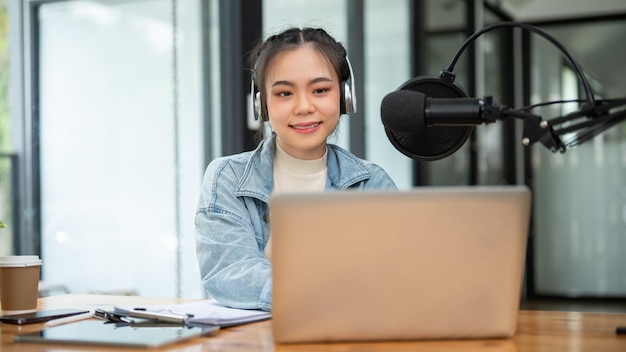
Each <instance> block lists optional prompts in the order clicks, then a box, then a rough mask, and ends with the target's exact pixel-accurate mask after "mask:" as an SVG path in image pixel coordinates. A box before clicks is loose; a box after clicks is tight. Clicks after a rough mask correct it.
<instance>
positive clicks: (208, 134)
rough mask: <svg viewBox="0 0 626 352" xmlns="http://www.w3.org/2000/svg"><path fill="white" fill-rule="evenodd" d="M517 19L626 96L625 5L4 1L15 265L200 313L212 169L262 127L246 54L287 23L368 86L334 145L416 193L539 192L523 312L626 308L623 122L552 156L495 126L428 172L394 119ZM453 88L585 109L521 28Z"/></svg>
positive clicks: (5, 167)
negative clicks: (419, 90) (315, 36)
mask: <svg viewBox="0 0 626 352" xmlns="http://www.w3.org/2000/svg"><path fill="white" fill-rule="evenodd" d="M510 20H514V21H520V22H525V23H528V24H532V25H534V26H537V27H538V28H541V29H542V30H544V31H546V32H547V33H549V34H550V35H552V36H554V37H555V38H556V39H557V40H558V41H559V42H561V43H562V44H563V45H564V46H565V47H566V48H567V49H568V50H569V51H570V52H571V54H572V55H573V57H574V58H575V59H576V60H578V62H579V63H580V65H581V67H582V68H583V70H584V73H585V75H586V77H587V78H588V80H589V81H590V82H591V86H592V88H593V92H594V94H595V95H596V97H597V98H624V97H626V67H625V65H624V63H626V47H624V45H622V44H621V43H622V40H623V38H624V37H625V36H626V3H625V2H624V1H621V0H597V1H594V2H589V1H585V0H499V1H498V0H492V1H489V0H485V1H478V0H475V1H470V0H423V1H419V0H415V1H410V0H393V1H387V0H362V1H361V0H319V1H315V2H311V1H302V0H184V1H183V0H178V1H177V0H61V1H59V0H49V1H46V0H0V220H2V221H3V222H4V223H5V224H6V225H7V228H4V229H0V255H6V254H39V255H41V257H42V259H43V262H44V265H43V273H42V285H41V291H42V292H41V294H42V295H47V294H55V293H57V292H73V293H74V292H75V293H115V294H140V295H144V296H162V297H170V296H171V297H190V298H194V297H195V298H197V297H204V296H205V293H204V291H203V289H202V287H201V284H200V276H199V272H198V267H197V262H196V257H195V247H194V238H193V219H194V215H195V206H196V201H197V197H198V195H199V192H200V184H201V180H202V175H203V171H204V168H205V167H206V165H207V164H208V163H209V161H210V160H212V159H213V158H215V157H218V156H221V155H228V154H233V153H238V152H241V151H244V150H249V149H252V148H254V146H255V145H254V139H253V135H254V133H255V131H256V130H257V129H258V128H260V126H259V125H258V123H257V122H256V121H254V120H253V119H252V118H251V114H250V111H251V110H250V106H249V104H248V98H249V97H248V94H249V89H250V81H249V69H250V67H248V65H247V61H246V59H247V53H248V51H249V50H250V49H251V47H252V46H253V45H254V43H255V42H256V41H257V40H258V39H259V38H265V37H267V36H269V35H270V34H274V33H276V32H278V31H281V30H283V29H285V28H287V27H290V26H320V27H324V28H325V29H326V30H328V31H329V32H330V33H331V34H332V35H333V36H335V37H336V38H337V39H338V40H340V41H341V42H342V43H344V45H345V46H346V47H347V49H348V52H349V56H350V60H351V62H352V65H353V67H354V70H355V79H356V88H357V98H358V104H359V106H358V110H359V111H358V113H357V114H354V115H351V116H346V117H343V118H342V122H341V124H340V133H339V134H338V136H337V138H336V140H334V141H333V142H334V143H336V144H339V145H340V146H343V147H345V148H347V149H349V150H351V151H352V152H353V153H355V154H356V155H358V156H361V157H364V158H366V159H369V160H371V161H374V162H376V163H378V164H379V165H381V166H382V167H383V168H385V169H386V170H387V171H388V172H389V174H390V175H391V176H392V178H393V179H394V180H395V182H396V183H397V184H398V186H399V187H400V188H401V189H410V188H412V187H427V186H443V185H513V184H524V185H528V186H529V187H530V188H531V189H532V190H533V192H534V204H533V219H532V224H531V225H532V226H531V231H530V234H529V235H530V241H529V247H528V260H527V263H526V280H525V288H524V297H525V299H526V300H528V301H530V300H533V299H558V300H560V301H568V300H576V302H582V301H600V302H605V303H618V304H623V302H624V301H625V299H626V259H625V258H626V181H625V180H626V124H620V125H617V126H615V127H613V128H612V129H610V130H608V131H607V132H605V133H604V134H602V135H600V136H598V137H596V138H594V139H593V140H591V141H589V142H587V143H585V144H583V145H581V146H579V147H577V148H575V149H574V150H571V151H568V152H566V153H564V154H558V153H557V154H554V153H552V152H550V151H548V150H547V149H545V148H544V147H543V146H541V145H539V144H538V145H535V146H532V147H530V148H528V147H524V146H522V145H521V143H520V141H521V133H522V132H521V129H522V126H521V125H520V124H519V123H518V122H512V121H507V122H504V123H495V124H491V125H489V126H480V127H478V128H476V129H474V132H473V134H472V135H471V137H470V139H469V141H468V142H467V143H466V144H465V145H464V146H463V147H462V148H461V149H460V150H459V151H457V152H456V153H455V154H453V155H452V156H450V157H448V158H445V159H442V160H438V161H432V162H423V161H413V160H411V159H409V158H408V157H406V156H404V155H403V154H401V153H400V152H398V151H397V150H395V149H394V147H393V146H392V145H391V144H390V142H389V141H388V139H387V137H386V134H385V131H384V128H383V126H382V124H381V122H380V103H381V100H382V98H383V97H384V96H385V95H386V94H387V93H389V92H391V91H393V90H395V89H397V88H398V87H399V86H400V85H401V84H403V83H404V82H405V81H407V80H409V79H411V78H412V77H415V76H421V75H438V74H439V72H440V71H441V70H442V69H444V68H447V67H448V65H449V64H450V62H451V60H452V59H453V57H454V55H455V53H456V52H457V50H458V49H459V47H460V45H461V44H462V43H463V42H464V41H465V39H466V38H467V37H468V36H470V35H471V34H472V33H474V32H476V31H477V30H479V29H480V28H482V27H483V26H485V25H487V24H492V23H496V22H500V21H510ZM454 72H455V73H456V75H457V79H456V82H457V83H458V84H460V85H461V86H462V87H463V88H464V89H465V91H466V92H467V93H468V94H469V95H470V96H483V95H492V96H494V97H495V99H496V100H497V101H498V102H499V103H501V104H504V105H508V106H511V107H522V106H525V105H529V104H533V103H539V102H544V101H552V100H559V99H577V98H584V95H583V93H582V89H581V86H580V81H579V80H578V78H577V76H576V73H575V71H574V70H573V68H572V67H571V65H570V63H569V62H568V61H567V60H566V58H565V57H564V55H563V53H562V52H560V51H559V50H557V48H556V47H555V46H554V45H552V44H551V43H549V42H548V41H546V40H545V38H543V37H540V36H538V35H536V34H533V33H529V32H527V31H522V30H519V29H499V30H494V31H491V32H489V33H487V34H485V35H483V36H481V37H480V39H479V40H477V41H476V42H475V43H474V44H473V45H471V46H470V47H468V49H466V50H465V52H464V54H463V55H462V56H461V58H460V60H459V62H458V63H457V65H456V67H455V71H454ZM577 108H578V106H577V105H576V104H559V105H552V106H550V107H546V108H542V109H541V110H539V112H540V113H541V115H542V116H544V118H546V119H549V118H551V117H557V116H562V115H563V114H565V113H567V112H570V111H574V110H576V109H577ZM486 216H489V214H486Z"/></svg>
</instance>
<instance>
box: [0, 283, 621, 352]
mask: <svg viewBox="0 0 626 352" xmlns="http://www.w3.org/2000/svg"><path fill="white" fill-rule="evenodd" d="M188 301H189V300H178V299H160V298H146V297H137V296H102V295H59V296H51V297H45V298H41V299H40V300H39V307H38V308H39V309H40V310H48V309H55V308H85V309H95V308H103V309H111V308H112V306H113V305H114V304H119V305H134V304H142V305H146V304H175V303H183V302H188ZM624 325H626V314H615V313H582V312H554V311H526V310H522V311H520V314H519V323H518V328H517V334H516V335H515V336H514V337H513V338H512V339H501V340H461V341H407V342H371V343H333V344H306V345H304V344H302V345H274V342H273V339H272V322H271V320H268V321H262V322H257V323H252V324H246V325H240V326H235V327H230V328H226V329H223V330H221V331H219V332H218V333H217V334H216V335H214V336H210V337H202V338H197V339H194V340H191V341H188V342H183V343H179V344H174V345H170V346H168V347H166V348H164V349H160V350H159V351H195V352H197V351H226V352H230V351H233V352H234V351H237V352H242V351H243V352H245V351H371V352H376V351H450V350H453V351H460V352H463V351H493V352H501V351H506V352H509V351H510V352H524V351H546V352H557V351H576V352H578V351H603V352H612V351H615V352H617V351H620V352H624V351H626V336H624V335H616V334H615V328H616V327H617V326H624ZM42 328H43V326H42V324H33V325H25V326H16V325H10V324H2V323H0V330H1V331H2V340H1V344H0V351H2V352H16V351H20V352H31V351H32V352H34V351H38V352H41V351H57V352H58V351H108V350H111V348H105V347H91V346H63V345H44V344H33V343H17V344H16V343H13V335H15V334H17V333H21V332H29V331H38V330H40V329H42ZM124 350H127V351H142V350H144V349H137V348H134V349H124ZM149 350H150V351H154V349H149Z"/></svg>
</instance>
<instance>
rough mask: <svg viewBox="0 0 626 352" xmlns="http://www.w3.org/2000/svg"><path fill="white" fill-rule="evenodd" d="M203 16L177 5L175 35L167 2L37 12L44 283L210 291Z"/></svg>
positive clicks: (62, 5)
mask: <svg viewBox="0 0 626 352" xmlns="http://www.w3.org/2000/svg"><path fill="white" fill-rule="evenodd" d="M200 14H201V12H200V2H199V1H179V2H178V7H177V23H178V28H174V27H173V20H172V2H171V1H169V0H151V1H125V0H117V1H107V2H102V1H98V2H94V1H62V2H50V3H45V4H42V5H41V6H40V10H39V14H38V26H39V32H38V35H39V38H38V42H39V48H38V49H39V55H38V57H37V60H38V62H39V96H40V105H39V111H40V113H39V123H40V125H39V130H40V136H41V139H40V146H39V149H40V156H41V160H40V162H41V221H42V229H41V231H42V234H41V237H42V238H41V240H42V257H43V261H44V265H43V279H44V281H45V282H48V283H52V284H63V285H65V286H66V287H67V288H68V289H69V290H70V291H71V292H103V293H109V292H115V293H119V292H122V293H124V292H128V293H137V294H141V295H145V296H164V297H165V296H177V295H178V296H180V295H182V296H196V297H197V296H201V295H202V294H203V289H202V287H201V283H200V280H199V277H200V276H199V273H198V267H197V263H196V259H195V258H196V257H195V247H194V245H193V244H194V239H193V233H194V229H193V215H194V214H195V207H196V201H197V195H198V194H199V188H200V181H201V177H202V172H203V170H204V165H203V155H202V149H203V147H202V129H203V125H202V104H201V101H200V100H201V91H202V87H201V77H202V74H201V70H202V67H201V40H200V33H201V30H200ZM174 52H176V53H177V55H176V56H174ZM174 77H175V78H176V79H174ZM176 107H177V109H176ZM177 214H178V215H179V216H177Z"/></svg>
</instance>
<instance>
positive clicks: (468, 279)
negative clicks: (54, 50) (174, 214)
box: [270, 186, 531, 343]
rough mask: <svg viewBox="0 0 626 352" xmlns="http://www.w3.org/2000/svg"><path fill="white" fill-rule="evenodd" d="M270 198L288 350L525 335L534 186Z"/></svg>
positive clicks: (278, 331) (280, 327) (278, 318)
mask: <svg viewBox="0 0 626 352" xmlns="http://www.w3.org/2000/svg"><path fill="white" fill-rule="evenodd" d="M270 202H271V203H270V206H271V229H272V232H271V236H272V242H273V244H272V245H273V250H272V270H273V307H272V326H273V334H274V340H275V341H276V342H277V343H292V342H332V341H364V340H369V341H374V340H407V339H411V340H413V339H465V338H500V337H503V338H506V337H510V336H512V335H514V333H515V330H516V326H517V314H518V311H519V303H520V297H521V287H522V281H523V270H524V261H525V260H524V259H525V252H526V242H527V233H528V225H529V218H530V208H531V194H530V191H529V189H528V188H526V187H524V186H502V187H425V188H420V189H414V190H411V191H402V192H400V191H366V192H352V191H346V192H326V193H302V194H295V193H292V194H288V193H285V194H276V195H274V196H273V197H272V199H271V201H270Z"/></svg>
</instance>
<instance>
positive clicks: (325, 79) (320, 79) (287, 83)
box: [272, 77, 333, 87]
mask: <svg viewBox="0 0 626 352" xmlns="http://www.w3.org/2000/svg"><path fill="white" fill-rule="evenodd" d="M319 82H333V80H332V79H331V78H328V77H317V78H314V79H312V80H310V81H309V83H308V84H309V85H311V84H315V83H319ZM276 86H290V87H292V86H295V84H294V83H293V82H290V81H286V80H281V81H276V82H274V83H272V87H276Z"/></svg>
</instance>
